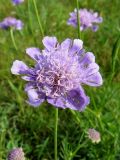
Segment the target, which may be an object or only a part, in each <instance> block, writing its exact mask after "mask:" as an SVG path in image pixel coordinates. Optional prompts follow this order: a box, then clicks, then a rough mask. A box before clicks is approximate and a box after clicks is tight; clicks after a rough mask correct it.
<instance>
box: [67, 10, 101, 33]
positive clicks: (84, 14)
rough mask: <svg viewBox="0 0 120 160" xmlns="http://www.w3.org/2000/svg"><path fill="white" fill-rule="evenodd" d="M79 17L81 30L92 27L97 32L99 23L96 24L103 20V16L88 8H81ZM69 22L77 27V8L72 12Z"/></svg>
mask: <svg viewBox="0 0 120 160" xmlns="http://www.w3.org/2000/svg"><path fill="white" fill-rule="evenodd" d="M79 17H80V30H81V31H83V30H85V29H87V28H91V29H92V30H93V31H94V32H96V31H97V30H98V25H96V24H97V23H101V22H102V21H103V19H102V17H99V16H98V13H97V12H93V11H92V10H90V11H88V10H87V9H80V10H79ZM67 24H68V25H72V26H73V27H77V25H78V23H77V9H75V10H74V12H71V13H70V18H69V19H68V21H67Z"/></svg>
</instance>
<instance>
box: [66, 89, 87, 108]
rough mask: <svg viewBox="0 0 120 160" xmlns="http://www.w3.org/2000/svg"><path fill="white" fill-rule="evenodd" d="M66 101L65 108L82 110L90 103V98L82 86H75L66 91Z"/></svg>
mask: <svg viewBox="0 0 120 160" xmlns="http://www.w3.org/2000/svg"><path fill="white" fill-rule="evenodd" d="M67 102H68V103H67V104H66V108H70V109H73V110H79V111H83V110H84V109H85V107H86V106H87V105H88V104H89V103H90V99H89V97H88V96H86V95H85V93H84V90H83V89H82V88H77V89H73V90H71V91H69V92H68V93H67Z"/></svg>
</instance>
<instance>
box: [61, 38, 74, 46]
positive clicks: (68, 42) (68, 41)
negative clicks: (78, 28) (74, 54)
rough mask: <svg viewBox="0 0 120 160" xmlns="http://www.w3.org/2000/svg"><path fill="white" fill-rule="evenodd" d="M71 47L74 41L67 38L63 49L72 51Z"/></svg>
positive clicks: (63, 43)
mask: <svg viewBox="0 0 120 160" xmlns="http://www.w3.org/2000/svg"><path fill="white" fill-rule="evenodd" d="M71 45H72V40H71V39H69V38H67V39H66V40H64V41H63V42H62V43H61V48H62V49H70V48H71Z"/></svg>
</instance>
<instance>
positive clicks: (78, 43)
mask: <svg viewBox="0 0 120 160" xmlns="http://www.w3.org/2000/svg"><path fill="white" fill-rule="evenodd" d="M82 48H83V41H82V40H80V39H75V40H74V41H73V45H72V47H71V49H70V53H72V54H75V53H77V52H79V51H80V50H81V49H82Z"/></svg>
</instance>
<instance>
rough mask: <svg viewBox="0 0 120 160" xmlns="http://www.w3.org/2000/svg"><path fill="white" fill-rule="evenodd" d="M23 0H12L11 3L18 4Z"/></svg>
mask: <svg viewBox="0 0 120 160" xmlns="http://www.w3.org/2000/svg"><path fill="white" fill-rule="evenodd" d="M23 2H24V0H12V3H13V4H14V5H18V4H20V3H23Z"/></svg>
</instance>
